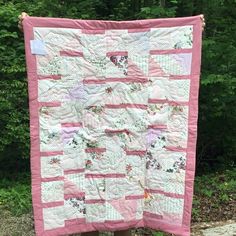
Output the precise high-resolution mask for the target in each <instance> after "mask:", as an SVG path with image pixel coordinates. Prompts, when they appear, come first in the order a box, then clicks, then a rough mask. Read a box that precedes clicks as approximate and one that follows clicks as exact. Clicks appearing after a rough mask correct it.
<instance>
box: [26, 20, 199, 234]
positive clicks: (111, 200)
mask: <svg viewBox="0 0 236 236" xmlns="http://www.w3.org/2000/svg"><path fill="white" fill-rule="evenodd" d="M23 24H24V35H25V47H26V60H27V70H28V88H29V106H30V137H31V172H32V196H33V208H34V221H35V231H36V235H40V236H54V235H68V234H72V233H81V232H89V231H95V230H99V231H116V230H123V229H128V228H137V227H150V228H152V229H156V230H163V231H166V232H169V233H173V234H176V235H183V236H188V235H190V220H191V206H192V195H193V181H194V172H195V149H196V136H197V116H198V90H199V75H200V59H201V30H202V29H201V19H200V16H194V17H186V18H173V19H151V20H138V21H121V22H115V21H96V20H95V21H89V20H70V19H54V18H40V17H39V18H38V17H27V18H26V19H25V20H24V21H23ZM34 42H40V44H39V43H37V44H36V43H34ZM32 44H33V45H34V47H33V50H32ZM42 50H43V53H42Z"/></svg>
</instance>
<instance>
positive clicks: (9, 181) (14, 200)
mask: <svg viewBox="0 0 236 236" xmlns="http://www.w3.org/2000/svg"><path fill="white" fill-rule="evenodd" d="M0 206H1V208H3V209H6V210H8V211H10V212H11V213H12V215H14V216H20V215H22V214H25V213H28V212H30V211H31V208H32V203H31V186H30V175H29V174H26V173H23V174H20V175H18V176H17V177H15V178H12V177H10V178H9V177H8V178H7V177H4V178H1V179H0Z"/></svg>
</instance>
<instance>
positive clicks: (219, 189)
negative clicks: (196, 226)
mask: <svg viewBox="0 0 236 236" xmlns="http://www.w3.org/2000/svg"><path fill="white" fill-rule="evenodd" d="M235 198H236V168H233V169H231V170H225V171H224V172H216V173H211V174H207V175H203V176H197V177H196V178H195V187H194V198H193V210H192V220H193V221H195V222H199V221H204V222H208V221H214V220H215V221H217V220H220V219H222V220H228V219H231V218H232V217H233V214H234V213H233V210H232V209H233V208H232V207H233V205H234V204H235V201H236V199H235Z"/></svg>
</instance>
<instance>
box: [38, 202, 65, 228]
mask: <svg viewBox="0 0 236 236" xmlns="http://www.w3.org/2000/svg"><path fill="white" fill-rule="evenodd" d="M64 218H65V214H64V206H59V207H50V208H43V224H44V229H45V230H50V229H56V228H62V227H64V226H65V223H64Z"/></svg>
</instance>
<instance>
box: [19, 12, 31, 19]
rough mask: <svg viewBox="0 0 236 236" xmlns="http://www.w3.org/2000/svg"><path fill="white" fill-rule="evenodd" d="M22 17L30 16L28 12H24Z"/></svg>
mask: <svg viewBox="0 0 236 236" xmlns="http://www.w3.org/2000/svg"><path fill="white" fill-rule="evenodd" d="M21 15H22V18H25V17H27V16H29V15H28V14H27V13H26V12H22V14H21Z"/></svg>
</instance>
